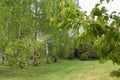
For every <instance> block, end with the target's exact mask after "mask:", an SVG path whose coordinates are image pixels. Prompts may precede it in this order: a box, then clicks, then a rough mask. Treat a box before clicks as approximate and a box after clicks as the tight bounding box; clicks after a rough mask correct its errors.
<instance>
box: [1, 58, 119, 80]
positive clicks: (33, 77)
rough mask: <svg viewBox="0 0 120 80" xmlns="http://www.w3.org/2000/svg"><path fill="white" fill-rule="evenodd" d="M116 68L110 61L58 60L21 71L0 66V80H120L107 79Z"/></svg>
mask: <svg viewBox="0 0 120 80" xmlns="http://www.w3.org/2000/svg"><path fill="white" fill-rule="evenodd" d="M118 68H119V66H117V65H112V62H110V61H108V62H106V63H105V64H100V63H99V61H80V60H60V61H58V63H51V64H41V65H40V66H38V67H29V68H27V69H23V70H19V69H14V68H10V67H8V66H0V80H120V79H115V78H112V77H109V73H110V72H111V71H113V70H115V69H118Z"/></svg>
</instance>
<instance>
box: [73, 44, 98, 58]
mask: <svg viewBox="0 0 120 80" xmlns="http://www.w3.org/2000/svg"><path fill="white" fill-rule="evenodd" d="M92 46H93V44H92V42H89V43H87V44H84V45H83V44H80V45H79V47H78V49H77V50H78V51H77V53H75V54H76V56H77V58H80V59H81V60H95V59H99V58H100V55H99V54H98V53H97V52H95V51H94V50H93V49H92Z"/></svg>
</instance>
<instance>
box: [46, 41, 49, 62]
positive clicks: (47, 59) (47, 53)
mask: <svg viewBox="0 0 120 80" xmlns="http://www.w3.org/2000/svg"><path fill="white" fill-rule="evenodd" d="M46 63H49V50H48V42H47V41H46Z"/></svg>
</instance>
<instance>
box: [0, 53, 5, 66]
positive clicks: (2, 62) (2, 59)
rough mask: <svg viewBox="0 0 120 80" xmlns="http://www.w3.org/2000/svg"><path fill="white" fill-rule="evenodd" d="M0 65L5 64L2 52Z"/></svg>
mask: <svg viewBox="0 0 120 80" xmlns="http://www.w3.org/2000/svg"><path fill="white" fill-rule="evenodd" d="M0 64H4V56H3V53H2V52H0Z"/></svg>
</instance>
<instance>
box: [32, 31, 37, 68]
mask: <svg viewBox="0 0 120 80" xmlns="http://www.w3.org/2000/svg"><path fill="white" fill-rule="evenodd" d="M36 40H37V33H35V41H36ZM33 55H34V58H33V65H34V66H37V65H38V63H37V50H36V49H34V53H33Z"/></svg>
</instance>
